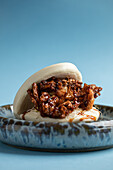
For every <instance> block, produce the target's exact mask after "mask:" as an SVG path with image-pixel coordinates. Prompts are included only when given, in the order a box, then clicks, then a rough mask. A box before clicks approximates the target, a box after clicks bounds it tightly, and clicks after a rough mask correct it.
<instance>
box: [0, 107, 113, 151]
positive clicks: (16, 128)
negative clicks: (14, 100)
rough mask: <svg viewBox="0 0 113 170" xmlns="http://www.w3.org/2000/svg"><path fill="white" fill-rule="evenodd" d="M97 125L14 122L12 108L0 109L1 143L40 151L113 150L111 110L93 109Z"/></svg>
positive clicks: (107, 108)
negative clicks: (96, 116) (95, 112)
mask: <svg viewBox="0 0 113 170" xmlns="http://www.w3.org/2000/svg"><path fill="white" fill-rule="evenodd" d="M95 106H96V107H97V108H98V109H99V110H100V111H101V113H102V114H101V116H100V119H99V120H98V121H97V122H90V123H85V122H80V123H44V122H41V123H38V122H35V123H34V122H32V121H25V120H18V119H15V117H14V114H13V105H5V106H1V107H0V140H1V141H2V142H4V143H6V144H9V145H13V146H16V147H20V148H24V149H32V150H41V151H65V152H68V151H72V152H74V151H90V150H99V149H105V148H110V147H113V107H110V106H103V105H95Z"/></svg>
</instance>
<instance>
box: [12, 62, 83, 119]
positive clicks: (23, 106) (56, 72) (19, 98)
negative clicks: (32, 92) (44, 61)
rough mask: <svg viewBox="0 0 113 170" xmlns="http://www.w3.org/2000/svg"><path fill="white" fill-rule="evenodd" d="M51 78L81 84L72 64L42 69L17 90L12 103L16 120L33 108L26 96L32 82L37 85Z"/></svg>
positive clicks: (80, 77)
mask: <svg viewBox="0 0 113 170" xmlns="http://www.w3.org/2000/svg"><path fill="white" fill-rule="evenodd" d="M53 76H55V77H57V78H65V77H69V78H74V79H76V80H78V81H80V82H82V75H81V73H80V72H79V70H78V69H77V67H76V66H75V65H74V64H72V63H59V64H54V65H51V66H48V67H45V68H43V69H42V70H40V71H38V72H36V73H35V74H33V75H32V76H31V77H29V78H28V79H27V80H26V81H25V82H24V84H23V85H22V86H21V87H20V89H19V90H18V92H17V94H16V96H15V99H14V103H13V107H14V114H15V117H16V118H20V116H19V115H20V114H22V113H23V112H25V111H27V110H28V109H30V108H32V107H33V104H32V103H31V100H30V97H29V96H28V94H27V90H28V89H29V88H31V86H32V84H33V83H34V82H37V83H39V82H41V81H42V80H47V79H48V78H50V77H53Z"/></svg>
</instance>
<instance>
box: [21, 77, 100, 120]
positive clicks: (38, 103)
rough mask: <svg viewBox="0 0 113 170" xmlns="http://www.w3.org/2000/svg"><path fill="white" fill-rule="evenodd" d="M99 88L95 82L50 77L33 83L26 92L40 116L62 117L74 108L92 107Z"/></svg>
mask: <svg viewBox="0 0 113 170" xmlns="http://www.w3.org/2000/svg"><path fill="white" fill-rule="evenodd" d="M101 90H102V88H101V87H97V86H96V85H95V84H91V85H87V84H86V83H84V85H83V84H82V82H79V81H77V80H75V79H71V78H56V77H51V78H49V79H47V80H43V81H41V82H40V83H33V84H32V88H31V89H28V90H27V92H28V94H29V96H30V98H31V102H32V103H33V104H34V109H35V110H36V111H37V112H40V114H41V116H42V117H48V118H54V119H64V118H66V117H67V116H69V115H70V114H72V113H73V111H74V110H77V109H80V110H82V111H84V110H86V111H89V110H91V109H93V104H94V100H95V98H97V97H98V96H100V91H101ZM25 114H26V113H25ZM25 114H23V119H24V115H25Z"/></svg>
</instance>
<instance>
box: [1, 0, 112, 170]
mask: <svg viewBox="0 0 113 170" xmlns="http://www.w3.org/2000/svg"><path fill="white" fill-rule="evenodd" d="M0 16H1V17H0V105H5V104H11V103H13V100H14V97H15V94H16V92H17V91H18V89H19V87H20V86H21V85H22V83H23V82H24V81H25V80H26V79H27V78H28V77H29V76H30V75H32V74H33V73H35V72H36V71H38V70H40V69H41V68H44V67H45V66H48V65H51V64H55V63H59V62H72V63H74V64H75V65H76V66H77V67H78V68H79V70H80V71H81V73H82V76H83V82H86V83H88V84H91V83H94V84H97V85H98V86H101V87H103V91H102V95H101V96H100V97H99V98H98V99H96V101H95V103H99V104H105V105H113V99H112V96H113V90H112V85H113V1H112V0H108V1H106V0H95V1H93V0H86V1H84V0H81V1H78V0H75V1H74V0H57V1H52V0H44V1H38V0H34V1H31V0H16V1H15V0H10V1H9V0H4V1H0ZM112 160H113V149H108V150H102V151H95V152H86V153H46V152H37V151H36V152H35V151H25V150H21V149H16V148H13V147H10V146H7V145H5V144H2V143H0V170H4V169H5V170H7V169H8V170H10V169H11V170H14V169H16V170H20V169H21V170H22V169H24V170H25V169H27V170H28V169H75V168H76V169H79V170H80V169H87V170H89V169H92V170H93V169H97V168H99V169H103V170H104V169H113V161H112Z"/></svg>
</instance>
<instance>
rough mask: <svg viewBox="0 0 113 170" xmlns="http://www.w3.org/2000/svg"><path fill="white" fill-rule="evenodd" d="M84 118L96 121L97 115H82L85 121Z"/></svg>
mask: <svg viewBox="0 0 113 170" xmlns="http://www.w3.org/2000/svg"><path fill="white" fill-rule="evenodd" d="M84 119H91V120H94V121H96V117H95V116H92V115H86V117H82V118H81V119H80V121H83V120H84Z"/></svg>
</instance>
